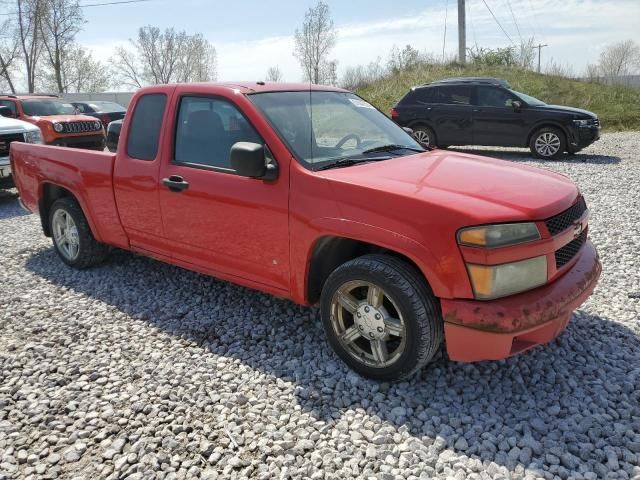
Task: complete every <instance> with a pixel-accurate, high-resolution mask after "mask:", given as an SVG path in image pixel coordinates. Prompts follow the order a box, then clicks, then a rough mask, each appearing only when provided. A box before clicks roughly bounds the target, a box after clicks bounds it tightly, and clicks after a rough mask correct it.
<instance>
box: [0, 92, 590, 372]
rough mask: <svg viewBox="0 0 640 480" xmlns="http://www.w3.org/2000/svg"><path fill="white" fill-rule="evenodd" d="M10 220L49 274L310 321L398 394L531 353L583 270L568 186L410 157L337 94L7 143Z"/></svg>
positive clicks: (583, 278) (375, 116)
mask: <svg viewBox="0 0 640 480" xmlns="http://www.w3.org/2000/svg"><path fill="white" fill-rule="evenodd" d="M11 164H12V168H13V172H14V175H15V179H16V183H17V187H18V189H19V192H20V195H21V201H22V202H23V205H24V206H26V208H28V209H29V210H31V211H32V212H36V213H39V215H40V218H41V221H42V228H43V230H44V234H45V235H47V236H51V237H53V244H54V246H55V248H56V250H57V252H58V253H59V255H60V257H61V259H62V261H64V262H65V263H66V264H68V265H70V266H72V267H76V268H85V267H89V266H92V265H95V264H96V263H98V262H100V261H102V260H103V259H104V258H105V256H106V255H107V253H108V251H109V248H110V247H111V246H113V247H118V248H123V249H127V250H132V251H134V252H138V253H141V254H143V255H148V256H150V257H154V258H157V259H159V260H162V261H165V262H168V263H172V264H175V265H179V266H182V267H184V268H187V269H190V270H195V271H198V272H203V273H205V274H209V275H213V276H216V277H219V278H222V279H226V280H229V281H232V282H235V283H238V284H241V285H245V286H248V287H252V288H255V289H258V290H262V291H265V292H270V293H272V294H274V295H276V296H278V297H283V298H288V299H291V300H293V301H294V302H297V303H299V304H304V305H314V304H320V312H321V317H322V322H323V324H324V328H325V331H326V333H327V336H328V339H329V342H330V344H331V346H332V347H333V348H334V349H335V351H336V352H337V354H338V355H339V356H340V357H341V358H342V359H343V360H344V361H345V362H346V363H347V364H348V365H349V366H351V367H352V368H353V369H355V370H356V371H357V372H359V373H361V374H362V375H365V376H368V377H371V378H375V379H379V380H397V379H400V378H405V377H407V376H408V375H410V374H411V373H412V372H414V371H415V370H416V369H418V368H419V367H422V366H423V365H425V364H426V363H427V362H428V361H429V360H430V359H431V358H432V357H433V356H434V354H435V353H436V351H437V350H438V348H439V347H440V345H441V344H442V342H443V340H444V341H445V343H446V349H447V352H448V354H449V357H450V358H451V359H453V360H458V361H477V360H490V359H502V358H505V357H508V356H510V355H513V354H515V353H518V352H522V351H524V350H526V349H528V348H531V347H533V346H535V345H538V344H542V343H546V342H549V341H550V340H552V339H553V338H555V337H556V336H557V335H559V334H560V333H561V332H562V330H563V329H564V328H565V326H566V325H567V322H568V321H569V318H570V317H571V312H572V310H573V309H575V308H577V307H578V306H579V305H580V304H581V303H582V302H584V301H585V300H586V298H587V297H588V296H589V295H590V293H591V292H592V291H593V289H594V287H595V285H596V282H597V279H598V277H599V275H600V271H601V266H600V262H599V260H598V255H597V253H596V250H595V248H594V246H593V245H592V243H591V242H590V241H589V240H588V239H587V229H588V226H587V225H588V221H587V220H588V210H587V207H586V204H585V200H584V198H583V197H582V196H581V194H580V192H579V191H578V189H577V188H576V186H575V185H574V184H573V183H572V182H571V180H569V179H568V178H566V177H564V176H562V175H559V174H556V173H552V172H549V171H546V170H540V169H537V168H533V167H529V166H525V165H518V164H516V163H510V162H506V161H500V160H495V159H491V158H486V157H480V156H474V155H468V154H464V153H456V152H450V151H446V150H431V151H427V150H425V149H423V148H422V147H421V146H420V145H419V144H418V143H416V142H415V141H414V140H413V139H412V138H411V136H410V135H409V134H408V133H407V132H406V131H404V130H403V129H402V128H400V127H398V126H397V125H395V124H394V123H393V122H392V121H391V120H390V119H389V118H387V117H386V116H385V115H384V114H382V113H381V112H380V111H378V110H377V109H376V108H374V107H372V106H371V105H370V104H368V103H367V102H365V101H364V100H362V99H361V98H359V97H358V96H356V95H354V94H353V93H350V92H347V91H345V90H341V89H337V88H330V87H324V86H311V87H310V86H309V85H308V84H264V83H263V82H257V83H247V84H189V85H163V86H154V87H148V88H143V89H141V90H140V91H139V92H137V93H136V95H135V96H134V98H133V99H132V101H131V104H130V105H129V111H128V112H127V115H126V117H125V120H124V125H123V128H122V133H121V136H120V139H119V145H118V150H117V153H106V152H90V151H79V150H72V149H68V148H64V147H51V146H39V145H28V144H22V143H14V144H13V145H12V149H11Z"/></svg>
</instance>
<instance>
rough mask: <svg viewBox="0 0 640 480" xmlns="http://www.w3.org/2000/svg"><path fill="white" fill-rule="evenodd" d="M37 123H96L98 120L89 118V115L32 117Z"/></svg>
mask: <svg viewBox="0 0 640 480" xmlns="http://www.w3.org/2000/svg"><path fill="white" fill-rule="evenodd" d="M31 118H32V119H33V120H34V121H35V122H41V121H42V122H84V121H88V122H95V121H96V119H95V118H94V117H89V116H88V115H74V114H68V115H44V116H35V117H31Z"/></svg>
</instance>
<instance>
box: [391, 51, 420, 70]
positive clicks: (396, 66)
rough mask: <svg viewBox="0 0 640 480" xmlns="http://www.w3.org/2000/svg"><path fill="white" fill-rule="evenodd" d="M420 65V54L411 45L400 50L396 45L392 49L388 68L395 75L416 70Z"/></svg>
mask: <svg viewBox="0 0 640 480" xmlns="http://www.w3.org/2000/svg"><path fill="white" fill-rule="evenodd" d="M418 63H420V52H419V51H418V50H416V49H415V48H413V47H412V46H411V45H406V46H405V47H404V48H403V49H402V50H400V49H399V48H398V47H397V46H396V45H394V46H393V47H391V52H389V61H388V62H387V67H388V68H389V70H390V71H392V72H394V73H398V72H401V71H402V70H406V69H409V68H414V67H415V66H416V65H418Z"/></svg>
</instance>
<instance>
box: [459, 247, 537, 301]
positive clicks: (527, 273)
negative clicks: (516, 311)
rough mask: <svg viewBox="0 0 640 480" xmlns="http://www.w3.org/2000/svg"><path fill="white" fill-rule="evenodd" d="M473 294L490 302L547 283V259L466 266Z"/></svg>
mask: <svg viewBox="0 0 640 480" xmlns="http://www.w3.org/2000/svg"><path fill="white" fill-rule="evenodd" d="M467 271H468V272H469V279H470V280H471V286H472V287H473V293H474V295H475V297H476V298H477V299H479V300H490V299H494V298H499V297H506V296H507V295H513V294H514V293H519V292H524V291H525V290H531V289H532V288H535V287H539V286H540V285H544V284H545V283H546V282H547V257H546V256H544V255H543V256H541V257H535V258H529V259H527V260H521V261H519V262H513V263H505V264H502V265H475V264H470V263H468V264H467Z"/></svg>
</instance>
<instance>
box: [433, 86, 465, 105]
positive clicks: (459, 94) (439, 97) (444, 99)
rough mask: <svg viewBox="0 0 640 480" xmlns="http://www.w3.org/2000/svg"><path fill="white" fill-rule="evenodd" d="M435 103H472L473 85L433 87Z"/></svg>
mask: <svg viewBox="0 0 640 480" xmlns="http://www.w3.org/2000/svg"><path fill="white" fill-rule="evenodd" d="M433 91H434V92H433V103H444V104H447V105H469V104H471V87H470V86H467V85H455V86H446V87H435V88H433Z"/></svg>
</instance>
